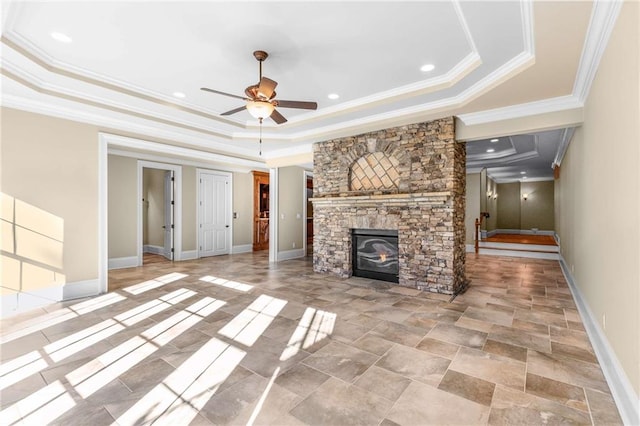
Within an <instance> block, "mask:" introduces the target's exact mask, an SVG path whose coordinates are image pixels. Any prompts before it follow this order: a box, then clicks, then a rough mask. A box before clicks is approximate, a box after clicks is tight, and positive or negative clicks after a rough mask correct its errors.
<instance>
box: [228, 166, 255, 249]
mask: <svg viewBox="0 0 640 426" xmlns="http://www.w3.org/2000/svg"><path fill="white" fill-rule="evenodd" d="M233 211H234V212H235V213H237V216H238V217H237V218H235V219H233V245H234V246H241V245H247V244H253V175H252V174H251V173H237V172H236V173H234V174H233Z"/></svg>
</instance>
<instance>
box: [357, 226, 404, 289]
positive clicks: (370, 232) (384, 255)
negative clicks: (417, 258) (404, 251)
mask: <svg viewBox="0 0 640 426" xmlns="http://www.w3.org/2000/svg"><path fill="white" fill-rule="evenodd" d="M352 238H353V240H352V243H353V275H355V276H357V277H365V278H374V279H378V280H383V281H390V282H396V283H397V282H398V231H390V230H379V229H354V230H353V236H352Z"/></svg>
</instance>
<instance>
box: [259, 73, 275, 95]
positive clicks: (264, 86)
mask: <svg viewBox="0 0 640 426" xmlns="http://www.w3.org/2000/svg"><path fill="white" fill-rule="evenodd" d="M277 85H278V83H276V82H275V81H273V80H271V79H270V78H267V77H262V78H261V79H260V85H259V86H258V95H259V96H261V97H264V98H265V99H271V96H273V91H274V90H275V89H276V86H277Z"/></svg>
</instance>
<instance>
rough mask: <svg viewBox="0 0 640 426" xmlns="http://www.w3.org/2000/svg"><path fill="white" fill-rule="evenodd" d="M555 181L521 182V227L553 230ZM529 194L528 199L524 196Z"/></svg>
mask: <svg viewBox="0 0 640 426" xmlns="http://www.w3.org/2000/svg"><path fill="white" fill-rule="evenodd" d="M553 186H554V183H553V181H544V182H522V183H521V184H520V205H521V207H520V229H527V230H529V229H531V228H538V229H539V230H541V231H542V230H545V231H553V230H554V229H555V226H554V218H553V203H554V201H553V198H554V197H553ZM524 194H527V201H524V200H523V198H522V196H523V195H524Z"/></svg>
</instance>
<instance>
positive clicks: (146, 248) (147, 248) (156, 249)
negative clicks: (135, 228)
mask: <svg viewBox="0 0 640 426" xmlns="http://www.w3.org/2000/svg"><path fill="white" fill-rule="evenodd" d="M142 252H143V253H151V254H159V255H162V256H164V247H162V246H154V245H152V244H145V245H143V246H142Z"/></svg>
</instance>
